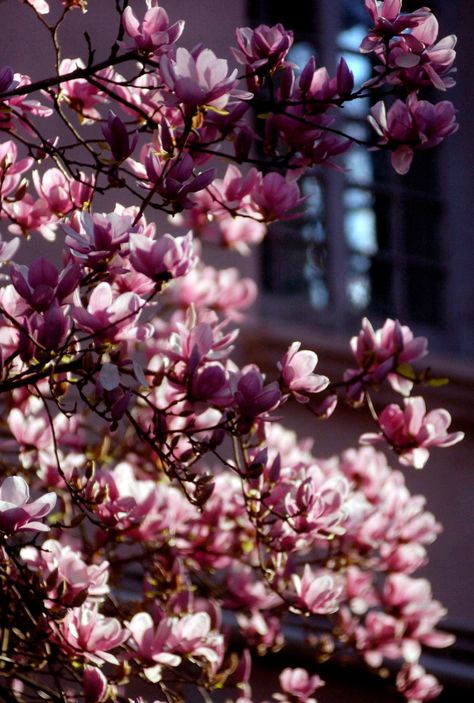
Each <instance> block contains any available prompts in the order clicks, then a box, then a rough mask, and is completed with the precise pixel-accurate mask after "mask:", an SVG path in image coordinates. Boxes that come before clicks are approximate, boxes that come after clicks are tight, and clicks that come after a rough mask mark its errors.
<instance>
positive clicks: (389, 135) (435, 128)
mask: <svg viewBox="0 0 474 703" xmlns="http://www.w3.org/2000/svg"><path fill="white" fill-rule="evenodd" d="M367 119H368V121H369V122H370V124H371V125H372V127H373V128H374V130H375V131H376V132H377V134H378V135H379V136H380V141H379V144H380V145H387V146H388V147H389V148H390V149H391V150H392V157H391V160H392V166H393V168H394V169H395V171H396V172H397V173H399V174H400V175H405V174H406V173H408V171H409V169H410V166H411V162H412V160H413V152H414V151H415V150H417V149H430V148H431V147H434V146H437V145H438V144H440V143H441V142H442V141H443V140H444V139H445V138H446V137H448V136H449V135H450V134H454V132H456V131H457V129H458V127H459V125H458V124H457V123H456V117H455V109H454V106H453V104H452V103H451V102H450V101H449V100H443V101H442V102H439V103H436V104H435V105H433V104H432V103H430V102H428V101H427V100H418V98H417V97H416V94H415V93H412V94H411V95H410V96H409V97H408V99H407V101H406V103H404V102H402V100H395V102H394V103H393V105H391V107H390V108H389V109H388V110H387V109H386V107H385V104H384V103H383V102H382V101H379V102H378V103H377V104H376V105H374V107H373V108H372V109H371V115H369V117H368V118H367Z"/></svg>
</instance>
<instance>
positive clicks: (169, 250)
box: [130, 232, 197, 282]
mask: <svg viewBox="0 0 474 703" xmlns="http://www.w3.org/2000/svg"><path fill="white" fill-rule="evenodd" d="M130 262H131V264H132V266H133V268H134V269H135V271H138V273H143V274H145V276H148V278H151V279H152V280H153V281H156V282H159V281H167V280H169V279H170V278H178V277H179V276H185V275H186V274H187V273H189V271H190V270H191V269H192V268H193V267H194V266H195V265H196V263H197V256H196V255H195V253H194V248H193V237H192V233H191V232H188V234H187V235H186V236H185V237H173V236H171V234H164V235H163V236H162V237H160V239H157V240H156V239H152V238H151V237H146V236H145V235H143V234H132V235H130Z"/></svg>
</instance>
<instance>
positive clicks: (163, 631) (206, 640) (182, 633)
mask: <svg viewBox="0 0 474 703" xmlns="http://www.w3.org/2000/svg"><path fill="white" fill-rule="evenodd" d="M128 627H129V629H130V631H131V633H132V637H133V640H134V641H133V642H132V646H134V648H135V649H136V651H137V654H138V656H139V657H140V658H141V659H143V660H144V661H145V662H149V663H151V664H152V666H149V667H147V668H146V669H145V671H144V673H145V675H146V677H147V678H148V679H149V680H150V681H152V682H154V683H156V682H157V681H159V680H160V679H161V671H162V667H163V666H178V665H179V664H180V663H181V661H182V656H187V657H191V658H200V659H204V660H205V661H206V664H207V665H208V666H209V667H210V668H211V670H212V671H213V672H215V671H216V669H217V668H218V666H219V664H220V663H221V661H222V657H223V637H222V635H221V634H220V633H219V632H217V631H215V630H212V629H211V618H210V617H209V614H208V613H206V612H200V613H188V614H187V615H184V616H182V617H167V618H164V619H163V620H161V622H160V623H159V624H158V626H155V624H154V622H153V620H152V618H151V616H150V615H149V614H148V613H145V612H142V613H137V614H136V615H135V616H134V617H133V618H132V620H131V621H130V623H129V624H128Z"/></svg>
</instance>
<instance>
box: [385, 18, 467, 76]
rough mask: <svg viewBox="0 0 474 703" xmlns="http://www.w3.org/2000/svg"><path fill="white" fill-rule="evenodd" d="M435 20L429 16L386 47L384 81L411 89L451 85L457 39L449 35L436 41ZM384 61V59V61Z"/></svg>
mask: <svg viewBox="0 0 474 703" xmlns="http://www.w3.org/2000/svg"><path fill="white" fill-rule="evenodd" d="M437 36H438V21H437V19H436V17H434V15H428V16H427V17H426V18H425V19H424V20H423V22H421V23H420V24H418V25H417V26H416V27H415V28H414V29H413V30H412V31H411V32H410V33H409V34H403V35H401V36H400V37H398V38H397V39H393V40H392V41H391V42H390V44H389V53H388V58H387V64H388V67H389V69H391V70H390V72H389V74H388V75H387V78H386V80H387V82H388V83H392V84H395V85H398V84H402V85H406V86H408V87H409V88H411V89H419V88H420V87H421V86H425V85H433V86H434V87H435V88H438V89H439V90H446V89H447V88H451V87H452V86H453V85H454V80H453V79H452V78H451V77H450V76H449V73H450V72H451V69H452V66H453V63H454V60H455V58H456V52H455V51H454V47H455V46H456V37H455V36H454V35H453V34H452V35H450V36H448V37H444V38H443V39H441V40H440V41H438V42H436V39H437ZM384 60H385V59H384Z"/></svg>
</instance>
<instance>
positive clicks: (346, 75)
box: [336, 57, 354, 97]
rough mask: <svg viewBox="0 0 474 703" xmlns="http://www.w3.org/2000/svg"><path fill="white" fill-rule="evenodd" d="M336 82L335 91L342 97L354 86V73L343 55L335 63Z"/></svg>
mask: <svg viewBox="0 0 474 703" xmlns="http://www.w3.org/2000/svg"><path fill="white" fill-rule="evenodd" d="M336 84H337V92H338V93H339V95H342V96H344V97H345V96H347V95H350V94H351V93H352V90H353V88H354V74H353V73H352V71H351V70H350V69H349V66H348V65H347V62H346V60H345V59H344V58H343V57H341V58H340V60H339V63H338V65H337V73H336Z"/></svg>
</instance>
